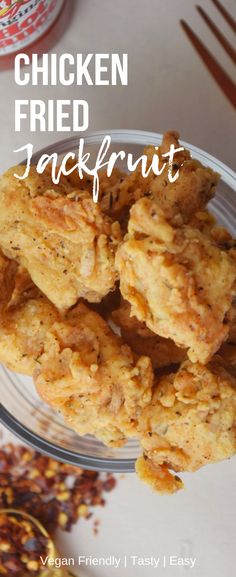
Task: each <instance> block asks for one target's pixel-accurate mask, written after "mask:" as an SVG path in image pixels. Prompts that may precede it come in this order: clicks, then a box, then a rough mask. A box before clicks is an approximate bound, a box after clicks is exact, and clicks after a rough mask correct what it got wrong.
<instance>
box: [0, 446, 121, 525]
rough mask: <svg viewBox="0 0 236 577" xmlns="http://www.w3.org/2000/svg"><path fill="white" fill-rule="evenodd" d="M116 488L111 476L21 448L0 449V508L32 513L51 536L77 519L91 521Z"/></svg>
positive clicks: (7, 447) (4, 447)
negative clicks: (93, 509)
mask: <svg viewBox="0 0 236 577" xmlns="http://www.w3.org/2000/svg"><path fill="white" fill-rule="evenodd" d="M115 485H116V480H115V479H114V477H113V476H112V475H111V474H110V473H105V474H101V473H98V472H96V471H88V470H85V469H81V468H80V467H75V466H72V465H67V464H64V463H60V462H58V461H55V460H54V459H52V458H50V457H47V456H45V455H42V454H41V453H39V452H38V451H34V450H33V449H30V448H28V447H24V446H20V445H13V444H7V445H4V446H3V447H1V448H0V508H2V509H4V508H13V509H22V510H24V512H26V513H29V514H32V512H33V515H34V517H35V518H36V519H38V521H40V522H41V523H42V525H43V526H44V527H45V528H46V529H47V530H48V532H49V533H50V535H52V536H53V535H54V533H55V531H56V530H57V529H58V528H59V527H60V528H62V529H63V530H65V531H70V529H71V527H72V525H73V524H74V523H76V522H77V520H78V519H79V518H81V517H83V518H86V519H88V518H90V517H91V515H92V514H93V511H92V508H93V507H94V506H98V505H99V506H104V505H105V499H104V493H107V492H109V491H112V490H113V489H114V487H115Z"/></svg>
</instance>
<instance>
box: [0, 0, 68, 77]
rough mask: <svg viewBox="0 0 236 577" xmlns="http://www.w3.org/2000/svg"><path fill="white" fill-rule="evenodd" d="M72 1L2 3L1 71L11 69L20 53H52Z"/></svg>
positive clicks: (4, 0)
mask: <svg viewBox="0 0 236 577" xmlns="http://www.w3.org/2000/svg"><path fill="white" fill-rule="evenodd" d="M69 4H72V3H71V2H68V0H67V1H65V0H0V70H4V69H6V68H11V67H12V66H13V65H14V57H15V55H16V54H17V53H18V52H25V53H27V54H28V55H31V54H32V52H37V53H38V54H40V53H42V52H48V50H49V49H50V48H51V47H52V46H53V44H54V43H55V42H56V41H57V40H58V39H59V37H60V35H61V34H62V32H63V31H64V29H65V20H67V19H68V8H69Z"/></svg>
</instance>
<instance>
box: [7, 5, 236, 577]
mask: <svg viewBox="0 0 236 577" xmlns="http://www.w3.org/2000/svg"><path fill="white" fill-rule="evenodd" d="M74 4H75V13H74V17H73V21H72V22H71V24H70V27H69V28H68V29H67V30H66V32H65V34H64V36H63V38H62V39H61V41H60V42H59V44H57V46H56V47H55V50H54V51H57V52H58V53H63V52H65V51H66V52H72V53H76V52H84V53H87V52H100V53H106V52H118V51H121V52H128V54H129V86H128V87H109V88H107V87H105V88H104V87H86V86H85V87H82V88H72V87H70V88H63V87H60V88H58V89H57V90H55V88H47V87H38V88H30V87H26V88H23V87H21V88H20V87H16V86H15V85H14V80H13V73H12V72H4V73H1V74H0V120H1V122H0V131H1V154H0V171H3V170H5V169H6V168H7V167H8V166H9V165H11V164H14V163H16V162H17V161H18V158H19V157H18V156H16V155H15V154H14V153H13V150H14V149H15V148H18V147H20V146H22V145H23V144H25V143H26V142H28V141H31V142H32V143H33V144H34V145H35V148H41V147H42V146H44V145H45V144H48V143H49V142H53V141H55V140H57V139H59V138H60V137H61V136H63V137H64V136H65V135H64V134H63V135H58V136H55V135H52V134H49V135H46V134H37V135H35V134H34V135H32V134H29V133H28V132H27V131H25V133H22V134H14V121H13V113H14V100H15V98H22V99H24V98H45V99H47V98H71V99H73V98H85V99H87V100H88V102H89V105H90V111H91V113H90V114H91V122H90V129H91V130H96V129H109V128H139V129H146V130H154V131H157V132H163V131H164V130H165V129H169V128H175V129H178V130H179V131H180V133H181V136H182V138H183V139H184V140H187V141H189V142H192V143H193V144H195V145H197V146H200V147H202V148H204V149H205V150H207V151H208V152H210V153H211V154H213V155H215V156H217V157H218V158H220V159H221V160H223V161H224V162H225V163H226V164H228V165H230V166H231V167H235V136H236V131H235V112H234V110H233V108H232V106H231V104H230V103H229V102H228V101H227V100H226V98H225V97H224V95H223V94H222V93H221V91H220V90H219V88H218V87H217V86H216V84H215V82H214V81H213V79H212V78H211V77H210V75H209V73H208V72H207V70H206V69H205V68H204V65H203V64H202V62H201V61H200V59H199V57H198V56H197V54H195V52H194V50H193V48H192V46H191V45H190V44H189V42H188V40H187V38H186V37H185V35H184V33H183V31H182V29H181V28H180V26H179V19H180V18H184V19H186V20H187V21H188V22H189V23H190V24H191V25H192V27H193V28H194V29H195V31H196V32H197V33H198V34H199V35H200V36H201V38H202V39H203V40H204V42H205V43H206V44H207V45H208V47H209V48H210V49H211V50H212V51H213V52H214V54H215V55H216V56H217V58H218V59H219V60H220V62H221V63H222V65H223V66H224V67H225V69H226V70H227V71H228V73H229V74H230V75H231V76H233V74H234V75H235V69H234V68H233V65H232V63H231V61H230V60H229V58H228V57H227V56H226V55H225V54H224V52H223V50H222V48H220V47H219V46H218V44H217V42H216V40H215V39H214V38H213V37H212V35H211V34H210V33H209V32H208V30H207V29H206V26H205V24H204V23H203V22H202V21H201V19H200V16H199V15H198V14H197V12H196V9H195V8H194V4H195V2H194V1H192V0H164V1H163V0H146V2H144V1H143V0H142V1H141V0H117V1H115V0H76V1H75V2H74ZM199 4H200V5H201V6H203V7H205V8H206V9H207V10H208V12H209V13H210V14H211V15H212V17H213V18H214V20H215V21H216V22H217V23H218V24H219V25H220V26H221V28H222V30H223V31H224V33H225V34H226V35H227V36H228V38H229V40H231V41H232V42H233V40H234V38H233V33H232V31H231V30H230V28H229V27H228V26H227V25H226V24H225V23H224V22H223V20H222V18H221V16H220V15H219V14H218V12H217V11H216V9H215V8H214V7H213V5H212V3H211V1H210V0H200V1H199ZM224 5H225V6H226V7H228V9H229V10H231V12H232V13H233V12H234V14H236V3H235V1H234V0H224ZM68 136H69V135H68ZM235 477H236V463H235V460H234V461H228V462H225V463H222V464H219V465H215V466H213V467H208V468H206V469H205V470H202V471H200V472H198V473H196V474H194V475H185V479H186V489H185V490H184V491H182V492H180V493H179V494H178V495H175V496H173V497H160V496H158V495H153V494H152V493H151V491H149V489H148V488H147V487H145V486H144V485H142V484H141V483H139V482H138V480H137V479H136V477H135V475H129V476H128V477H126V478H125V479H119V477H118V479H119V481H118V486H117V489H116V490H115V491H113V492H112V493H111V494H108V500H107V501H108V502H107V506H106V507H105V508H104V509H103V510H101V511H100V510H99V511H97V510H96V511H95V517H99V518H100V519H101V527H100V531H99V534H98V535H97V536H94V535H93V530H92V522H86V521H84V522H80V523H79V524H78V526H77V527H75V528H74V530H73V532H72V534H70V535H68V536H66V537H65V534H63V536H62V537H60V539H59V546H60V549H61V550H62V551H63V552H64V554H68V555H70V556H75V555H77V554H81V555H83V554H86V555H92V556H104V555H105V556H107V555H108V556H109V555H110V554H114V555H116V556H118V557H119V556H120V555H121V556H122V557H123V556H124V555H127V556H130V555H143V556H147V557H150V556H152V555H154V556H161V557H162V556H163V555H166V556H167V557H168V556H170V555H183V556H187V557H189V556H193V557H197V562H196V566H195V568H194V569H192V570H190V569H181V568H173V567H172V568H171V567H168V566H167V568H166V569H165V571H164V569H163V567H162V568H159V569H152V568H146V569H143V568H142V569H138V568H137V567H136V568H132V567H131V566H130V565H129V566H128V568H127V569H126V570H125V569H124V566H121V567H120V568H119V569H118V570H114V569H112V568H109V567H108V568H103V567H102V568H98V567H97V568H96V567H94V568H91V569H87V570H86V571H84V572H83V571H82V570H80V574H81V575H86V576H88V577H113V575H116V577H124V576H125V575H127V576H128V577H134V576H135V577H136V575H137V577H139V576H140V577H141V576H142V577H148V576H150V577H154V575H161V576H162V575H165V576H166V577H172V576H173V577H178V576H180V577H182V576H185V575H186V576H187V575H189V574H190V575H193V577H222V576H224V577H232V576H233V574H235V545H234V543H235V521H234V519H235V505H236V498H235Z"/></svg>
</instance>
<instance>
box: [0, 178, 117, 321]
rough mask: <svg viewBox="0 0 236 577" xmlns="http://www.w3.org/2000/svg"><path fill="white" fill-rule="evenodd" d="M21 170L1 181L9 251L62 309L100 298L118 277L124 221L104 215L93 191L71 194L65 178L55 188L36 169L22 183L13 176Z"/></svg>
mask: <svg viewBox="0 0 236 577" xmlns="http://www.w3.org/2000/svg"><path fill="white" fill-rule="evenodd" d="M16 169H17V172H18V173H20V172H22V174H23V172H24V167H16V168H15V169H14V168H12V169H10V170H9V171H7V172H6V173H5V175H3V176H2V177H1V179H0V202H1V212H0V246H1V247H2V250H3V252H4V253H5V254H6V256H8V257H9V258H14V259H17V261H18V262H19V263H20V264H21V265H22V266H23V267H24V268H26V269H27V270H28V272H29V274H30V276H31V278H32V280H33V282H34V283H35V284H36V285H37V286H38V287H39V288H40V290H42V292H44V294H45V295H46V296H47V297H48V298H49V299H50V300H51V301H52V302H53V303H54V304H55V305H56V306H57V308H58V309H62V310H63V309H67V308H69V307H70V306H72V305H73V304H75V302H76V301H77V300H78V298H79V297H82V298H85V299H86V300H88V301H91V302H99V301H100V300H101V299H102V298H103V297H104V296H105V295H106V294H107V293H108V292H109V291H110V290H112V289H113V287H114V285H115V281H116V279H117V274H116V272H115V268H114V253H115V250H116V246H117V243H118V241H119V240H120V227H119V224H118V223H117V222H116V223H112V221H111V220H110V219H109V218H108V217H106V216H104V215H103V214H102V212H101V210H100V208H99V206H98V204H95V203H94V202H93V200H92V198H91V196H90V194H89V193H85V192H82V193H77V192H76V191H72V192H71V190H70V188H69V185H68V183H67V188H66V186H64V184H63V183H64V181H62V185H61V188H60V187H58V186H55V187H54V185H53V184H52V182H51V183H50V182H48V180H49V177H48V176H47V175H46V176H44V179H42V176H39V175H38V174H37V172H36V168H35V167H32V168H31V170H30V175H29V177H28V178H26V179H25V180H22V181H20V180H17V179H16V178H15V177H14V176H13V175H14V172H15V171H16ZM41 179H42V180H41ZM38 182H39V183H40V184H38Z"/></svg>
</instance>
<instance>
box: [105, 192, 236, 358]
mask: <svg viewBox="0 0 236 577" xmlns="http://www.w3.org/2000/svg"><path fill="white" fill-rule="evenodd" d="M116 266H117V269H118V272H119V276H120V290H121V293H122V296H123V297H124V298H125V299H126V300H128V301H129V303H130V304H131V314H132V315H135V316H136V317H137V318H138V320H139V321H144V322H145V323H146V325H147V326H148V328H149V329H151V330H152V331H153V332H155V333H156V334H158V335H160V336H162V337H165V338H171V339H172V340H174V342H175V343H176V344H177V345H178V346H180V347H184V348H188V356H189V358H190V360H192V361H193V362H195V361H199V362H202V363H203V364H205V363H207V362H208V361H209V360H210V359H211V357H212V356H213V354H214V353H215V352H216V351H217V350H218V348H219V347H220V345H221V343H222V342H223V341H224V340H226V338H227V335H228V332H229V328H228V325H227V324H225V321H226V315H227V313H228V311H229V309H230V306H231V303H232V299H233V296H234V293H235V286H234V284H235V279H236V266H235V261H234V260H233V259H232V258H231V256H230V255H228V254H227V253H226V252H224V251H221V250H220V249H219V248H218V247H217V246H216V244H215V243H214V242H213V241H212V240H211V239H209V238H208V236H206V235H204V234H203V233H202V232H201V231H200V230H198V229H194V228H192V227H190V226H188V225H184V226H182V227H179V228H173V227H172V226H171V225H170V224H169V223H168V222H167V221H166V219H165V218H164V216H163V214H161V213H160V210H159V209H158V208H157V206H156V203H155V202H152V201H150V199H147V198H143V199H141V200H140V201H138V202H137V203H136V204H135V205H134V206H133V207H132V209H131V217H130V221H129V234H128V236H127V237H126V239H125V240H124V242H123V243H122V244H121V245H120V247H119V249H118V252H117V255H116Z"/></svg>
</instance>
